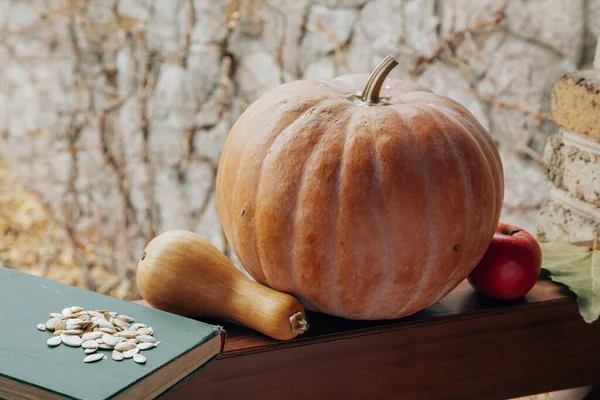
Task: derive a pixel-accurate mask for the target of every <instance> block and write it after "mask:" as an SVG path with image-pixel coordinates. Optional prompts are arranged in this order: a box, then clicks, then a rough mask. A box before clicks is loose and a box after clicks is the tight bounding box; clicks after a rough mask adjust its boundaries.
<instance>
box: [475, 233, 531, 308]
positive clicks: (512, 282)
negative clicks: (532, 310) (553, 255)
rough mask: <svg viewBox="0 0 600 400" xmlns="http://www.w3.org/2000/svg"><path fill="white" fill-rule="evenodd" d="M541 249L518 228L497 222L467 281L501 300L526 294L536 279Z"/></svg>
mask: <svg viewBox="0 0 600 400" xmlns="http://www.w3.org/2000/svg"><path fill="white" fill-rule="evenodd" d="M541 268H542V252H541V249H540V245H539V243H538V242H537V240H536V239H535V238H534V237H533V236H532V235H531V234H530V233H529V232H527V231H525V230H524V229H521V228H519V227H516V226H513V225H510V224H507V223H504V222H500V223H499V224H498V227H497V228H496V232H495V233H494V236H493V238H492V241H491V243H490V245H489V247H488V249H487V251H486V252H485V255H484V256H483V258H482V259H481V261H480V262H479V264H477V266H476V267H475V269H474V270H473V272H471V274H470V275H469V277H468V278H467V280H468V281H469V283H470V284H471V286H472V287H473V288H474V289H475V290H476V291H477V292H479V293H481V294H483V295H486V296H488V297H492V298H496V299H501V300H514V299H517V298H519V297H523V296H525V295H526V294H527V293H528V292H529V291H530V290H531V288H533V286H534V285H535V283H536V282H537V280H538V278H539V276H540V270H541Z"/></svg>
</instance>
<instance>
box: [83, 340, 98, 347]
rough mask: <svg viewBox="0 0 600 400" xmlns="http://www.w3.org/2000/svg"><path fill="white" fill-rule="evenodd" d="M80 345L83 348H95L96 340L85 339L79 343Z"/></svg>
mask: <svg viewBox="0 0 600 400" xmlns="http://www.w3.org/2000/svg"><path fill="white" fill-rule="evenodd" d="M81 347H83V348H84V349H97V348H98V342H96V341H95V340H86V341H85V342H83V343H81Z"/></svg>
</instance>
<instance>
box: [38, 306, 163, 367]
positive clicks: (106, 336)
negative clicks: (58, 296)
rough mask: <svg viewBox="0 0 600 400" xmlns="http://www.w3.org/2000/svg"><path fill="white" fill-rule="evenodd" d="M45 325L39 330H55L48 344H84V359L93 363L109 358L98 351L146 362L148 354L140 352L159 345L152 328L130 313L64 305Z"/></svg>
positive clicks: (117, 358) (113, 356)
mask: <svg viewBox="0 0 600 400" xmlns="http://www.w3.org/2000/svg"><path fill="white" fill-rule="evenodd" d="M50 317H51V318H50V319H49V320H48V321H46V323H45V324H38V325H37V328H38V329H39V330H40V331H46V330H49V331H53V332H54V333H53V335H52V337H51V338H49V339H48V340H47V342H46V343H47V344H48V346H51V347H56V346H59V345H60V344H65V345H67V346H70V347H81V348H82V349H83V350H84V353H85V354H87V355H86V356H85V357H84V359H83V362H85V363H91V362H96V361H100V360H105V359H106V358H107V357H106V355H105V354H103V353H102V352H99V351H98V350H100V349H102V350H112V359H113V360H115V361H122V360H124V359H129V358H131V359H133V361H135V362H136V363H138V364H144V363H145V362H146V357H145V356H144V355H142V354H140V351H145V350H150V349H153V348H155V347H157V346H158V345H159V344H160V342H157V341H156V339H155V338H154V336H153V335H154V331H153V329H152V327H150V326H147V325H145V324H142V323H139V322H135V320H134V319H133V318H131V317H129V316H127V315H124V314H119V313H117V312H115V311H108V310H84V309H83V307H79V306H72V307H66V308H64V309H63V310H62V311H61V312H60V313H55V312H51V313H50Z"/></svg>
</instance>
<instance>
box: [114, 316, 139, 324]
mask: <svg viewBox="0 0 600 400" xmlns="http://www.w3.org/2000/svg"><path fill="white" fill-rule="evenodd" d="M118 318H119V319H120V320H122V321H125V322H129V323H131V322H135V319H133V318H131V317H130V316H129V315H124V314H120V315H119V316H118Z"/></svg>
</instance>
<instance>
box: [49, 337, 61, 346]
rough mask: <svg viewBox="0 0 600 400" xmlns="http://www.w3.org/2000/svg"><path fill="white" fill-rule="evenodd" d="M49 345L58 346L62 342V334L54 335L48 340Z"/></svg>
mask: <svg viewBox="0 0 600 400" xmlns="http://www.w3.org/2000/svg"><path fill="white" fill-rule="evenodd" d="M46 343H47V344H48V346H52V347H56V346H58V345H59V344H61V343H62V339H61V338H60V336H52V337H51V338H50V339H48V340H46Z"/></svg>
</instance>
